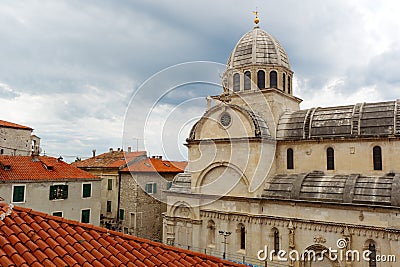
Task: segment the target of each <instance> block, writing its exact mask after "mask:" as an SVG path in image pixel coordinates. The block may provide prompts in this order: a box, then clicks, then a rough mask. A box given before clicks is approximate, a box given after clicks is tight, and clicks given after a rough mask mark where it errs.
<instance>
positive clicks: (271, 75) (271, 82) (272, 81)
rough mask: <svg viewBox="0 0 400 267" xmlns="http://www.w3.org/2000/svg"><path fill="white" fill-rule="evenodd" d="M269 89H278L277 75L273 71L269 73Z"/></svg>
mask: <svg viewBox="0 0 400 267" xmlns="http://www.w3.org/2000/svg"><path fill="white" fill-rule="evenodd" d="M269 87H271V88H276V87H278V74H277V73H276V71H274V70H273V71H271V72H270V73H269Z"/></svg>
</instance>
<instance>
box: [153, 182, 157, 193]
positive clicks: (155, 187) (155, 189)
mask: <svg viewBox="0 0 400 267" xmlns="http://www.w3.org/2000/svg"><path fill="white" fill-rule="evenodd" d="M155 193H157V184H156V183H154V184H153V194H155Z"/></svg>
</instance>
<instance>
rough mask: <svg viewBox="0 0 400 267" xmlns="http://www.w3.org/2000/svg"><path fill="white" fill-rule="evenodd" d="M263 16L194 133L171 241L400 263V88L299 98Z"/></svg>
mask: <svg viewBox="0 0 400 267" xmlns="http://www.w3.org/2000/svg"><path fill="white" fill-rule="evenodd" d="M254 22H255V27H254V29H252V30H251V31H249V32H248V33H246V34H245V35H243V36H242V37H241V38H240V40H239V41H238V43H237V44H236V46H235V47H234V48H233V50H232V53H231V55H230V56H229V58H228V60H227V64H226V70H225V72H224V74H223V77H222V88H223V92H221V94H220V95H217V96H212V97H209V99H208V101H209V102H210V103H209V105H208V107H207V110H206V111H205V113H204V115H203V116H202V117H201V118H200V119H199V120H198V121H197V123H196V124H195V125H194V126H193V128H192V130H191V132H190V135H189V137H188V138H187V144H186V146H187V147H188V161H189V164H188V167H187V169H186V170H185V172H184V173H181V174H178V175H177V176H176V177H175V178H174V182H173V185H172V187H171V188H170V189H169V191H168V192H167V194H168V197H167V199H168V209H167V212H166V213H165V214H164V218H163V228H164V229H163V241H164V242H165V243H167V244H171V245H174V246H178V247H183V248H188V249H192V250H196V251H201V252H203V253H204V252H205V253H207V254H211V255H216V256H219V257H224V258H226V259H228V260H232V261H238V262H242V263H247V264H253V265H254V266H296V267H306V266H307V267H311V266H315V267H331V266H332V267H339V266H346V267H350V266H354V267H375V266H380V267H384V266H399V264H400V263H396V261H399V262H400V241H399V237H400V164H399V163H398V161H397V160H398V159H397V157H396V156H397V155H400V100H394V101H387V102H379V103H356V104H354V105H348V106H336V107H315V108H310V109H300V103H301V101H302V100H301V99H300V98H298V97H296V96H295V91H294V90H293V82H292V81H293V75H294V73H293V71H292V70H291V66H290V61H289V57H288V55H287V53H286V52H285V49H284V48H283V46H282V45H281V44H280V43H279V41H278V40H277V39H276V38H275V37H273V36H272V35H270V34H269V33H267V32H266V31H264V30H262V29H261V28H260V27H259V26H258V23H259V19H258V17H256V19H255V21H254Z"/></svg>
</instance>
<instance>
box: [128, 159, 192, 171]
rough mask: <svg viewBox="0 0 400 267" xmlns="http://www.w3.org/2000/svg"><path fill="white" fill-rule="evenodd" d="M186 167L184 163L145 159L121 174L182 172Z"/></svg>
mask: <svg viewBox="0 0 400 267" xmlns="http://www.w3.org/2000/svg"><path fill="white" fill-rule="evenodd" d="M186 166H187V162H186V161H168V160H162V159H160V158H146V159H143V160H142V161H139V162H135V163H134V164H132V165H129V166H128V167H125V168H124V169H122V170H121V171H122V172H159V173H166V172H176V173H179V172H183V171H184V170H185V168H186Z"/></svg>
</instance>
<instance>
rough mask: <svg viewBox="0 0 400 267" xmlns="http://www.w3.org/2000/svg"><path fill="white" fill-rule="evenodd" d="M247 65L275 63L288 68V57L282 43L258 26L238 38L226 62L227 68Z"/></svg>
mask: <svg viewBox="0 0 400 267" xmlns="http://www.w3.org/2000/svg"><path fill="white" fill-rule="evenodd" d="M249 65H276V66H281V67H284V68H287V69H290V62H289V57H288V55H287V54H286V51H285V49H283V47H282V45H281V44H280V43H279V42H278V40H277V39H276V38H275V37H273V36H272V35H271V34H269V33H267V32H265V31H263V30H261V29H260V28H258V27H255V28H254V29H253V30H251V31H249V32H248V33H246V34H245V35H243V36H242V38H240V40H239V42H238V43H237V44H236V46H235V48H234V49H233V51H232V53H231V55H230V57H229V59H228V62H227V67H228V68H237V67H243V66H249Z"/></svg>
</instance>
